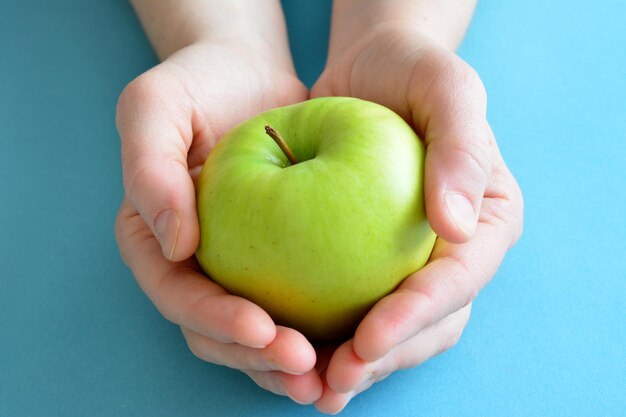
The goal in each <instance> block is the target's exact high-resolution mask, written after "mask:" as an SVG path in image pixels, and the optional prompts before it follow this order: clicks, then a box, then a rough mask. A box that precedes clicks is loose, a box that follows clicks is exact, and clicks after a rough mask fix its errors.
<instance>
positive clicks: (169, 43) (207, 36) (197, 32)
mask: <svg viewBox="0 0 626 417" xmlns="http://www.w3.org/2000/svg"><path fill="white" fill-rule="evenodd" d="M131 3H132V4H133V7H134V8H135V10H136V12H137V15H138V16H139V19H140V20H141V23H142V25H143V27H144V29H145V31H146V33H147V35H148V37H149V39H150V42H151V43H152V45H153V47H154V49H155V51H156V52H157V54H158V56H159V58H161V59H162V60H163V59H165V58H167V57H168V56H170V55H171V54H173V53H175V52H176V51H178V50H181V49H183V48H186V47H187V46H190V45H194V44H210V43H213V44H222V45H235V46H236V45H242V46H248V47H253V48H259V49H260V50H261V51H263V52H272V54H274V52H275V51H280V52H281V54H282V55H287V56H288V57H289V60H290V59H291V58H290V55H289V43H288V40H287V30H286V27H285V22H284V17H283V14H282V8H281V5H280V1H279V0H229V1H222V0H201V1H194V0H182V1H181V0H160V1H158V2H155V1H153V0H131ZM269 45H271V46H272V49H271V50H270V48H269V47H268V46H269ZM276 55H279V54H278V53H277V54H276ZM281 59H282V57H281Z"/></svg>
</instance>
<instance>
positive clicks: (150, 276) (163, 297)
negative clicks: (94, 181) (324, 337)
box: [116, 199, 276, 348]
mask: <svg viewBox="0 0 626 417" xmlns="http://www.w3.org/2000/svg"><path fill="white" fill-rule="evenodd" d="M116 237H117V240H118V245H119V248H120V253H121V255H122V258H123V259H124V261H125V262H126V264H127V265H128V266H129V267H130V269H131V270H132V271H133V274H134V275H135V278H136V279H137V282H138V283H139V285H140V286H141V288H142V289H143V290H144V292H145V293H146V294H147V295H148V297H149V298H150V299H151V300H152V302H153V303H154V305H155V306H156V307H157V309H158V310H159V311H160V312H161V314H163V316H164V317H165V318H167V319H168V320H170V321H172V322H174V323H176V324H179V325H181V326H184V327H187V328H189V329H191V330H193V331H194V332H196V333H200V334H202V335H204V336H207V337H210V338H212V339H214V340H216V341H219V342H224V343H230V342H235V343H239V344H242V345H245V346H250V347H255V348H260V347H265V346H267V345H269V344H270V343H271V342H272V340H274V337H275V336H276V327H275V325H274V322H273V321H272V319H271V318H270V317H269V315H268V314H267V313H266V312H265V311H263V309H261V308H260V307H259V306H257V305H255V304H253V303H252V302H250V301H248V300H245V299H243V298H241V297H236V296H234V295H230V294H229V293H228V292H226V290H224V289H223V288H222V287H220V286H219V285H217V284H216V283H214V282H213V281H211V280H210V279H208V278H207V277H205V276H204V275H202V274H201V273H199V272H198V270H197V265H195V263H194V261H193V260H187V261H185V262H179V263H173V262H170V261H168V260H166V259H165V258H164V257H163V255H162V253H161V249H160V247H159V244H158V242H157V241H156V239H155V238H154V236H153V235H152V234H151V232H150V230H149V229H148V227H147V226H146V224H145V222H144V221H143V218H142V217H141V216H139V214H138V213H137V211H136V210H134V208H133V207H132V206H131V204H130V202H129V201H128V200H126V199H125V200H124V202H123V203H122V207H121V208H120V212H119V215H118V218H117V221H116Z"/></svg>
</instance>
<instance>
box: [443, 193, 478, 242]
mask: <svg viewBox="0 0 626 417" xmlns="http://www.w3.org/2000/svg"><path fill="white" fill-rule="evenodd" d="M444 202H445V205H446V208H447V210H448V216H449V217H450V219H451V220H452V222H453V223H454V225H455V226H456V228H457V229H459V230H460V231H461V232H463V234H465V235H466V236H471V235H472V234H473V233H474V228H475V227H476V211H475V210H474V205H473V204H472V202H471V201H470V199H469V198H467V196H466V195H465V194H463V193H456V192H447V193H446V194H445V196H444Z"/></svg>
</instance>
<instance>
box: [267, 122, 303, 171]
mask: <svg viewBox="0 0 626 417" xmlns="http://www.w3.org/2000/svg"><path fill="white" fill-rule="evenodd" d="M265 133H267V134H268V135H269V136H270V137H271V138H272V139H274V142H276V144H277V145H278V146H279V147H280V150H281V151H283V153H284V154H285V156H286V157H287V159H289V162H291V165H295V164H297V163H298V160H297V159H296V157H295V156H294V154H293V152H291V149H289V146H287V142H285V140H284V139H283V138H282V136H280V134H279V133H278V132H277V131H276V129H274V128H273V127H272V126H270V125H266V126H265Z"/></svg>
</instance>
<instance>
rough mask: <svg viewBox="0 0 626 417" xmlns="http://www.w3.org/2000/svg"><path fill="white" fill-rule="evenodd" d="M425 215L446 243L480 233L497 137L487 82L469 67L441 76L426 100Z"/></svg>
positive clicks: (462, 67) (453, 70)
mask: <svg viewBox="0 0 626 417" xmlns="http://www.w3.org/2000/svg"><path fill="white" fill-rule="evenodd" d="M425 102H426V104H427V106H426V108H427V111H428V123H427V125H426V126H427V128H426V129H425V132H424V133H425V141H426V161H425V184H424V192H425V199H426V214H427V217H428V220H429V222H430V224H431V226H432V228H433V230H434V231H435V232H436V233H437V234H438V235H439V236H441V237H442V238H443V239H445V240H447V241H449V242H452V243H462V242H464V241H467V240H468V239H469V238H471V237H472V235H473V234H474V232H475V230H476V225H477V222H478V216H479V213H480V209H481V205H482V201H483V196H484V194H485V190H486V188H487V187H488V185H489V183H490V181H491V172H492V150H491V149H492V145H491V144H492V142H493V137H492V134H491V130H490V128H489V125H488V123H487V120H486V95H485V91H484V87H483V85H482V82H481V81H480V79H479V78H478V76H477V75H476V73H475V72H474V71H473V70H472V69H471V68H470V67H469V66H467V65H459V66H451V67H448V68H447V69H445V70H443V71H442V73H441V74H439V75H438V76H437V79H436V81H435V82H434V83H433V85H432V86H431V88H430V90H429V94H428V97H426V100H425Z"/></svg>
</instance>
